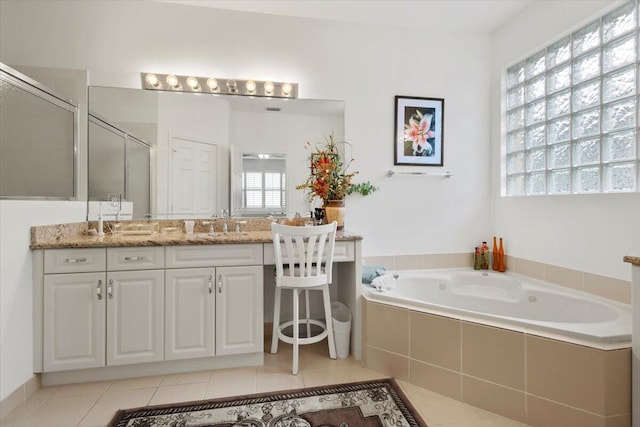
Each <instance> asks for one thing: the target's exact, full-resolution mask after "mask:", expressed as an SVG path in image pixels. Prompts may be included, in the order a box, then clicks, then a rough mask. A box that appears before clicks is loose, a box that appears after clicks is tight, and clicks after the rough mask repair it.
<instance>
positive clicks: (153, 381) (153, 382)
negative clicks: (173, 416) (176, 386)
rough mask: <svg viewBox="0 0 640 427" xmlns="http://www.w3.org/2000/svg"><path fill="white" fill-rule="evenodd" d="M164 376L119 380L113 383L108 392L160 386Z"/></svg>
mask: <svg viewBox="0 0 640 427" xmlns="http://www.w3.org/2000/svg"><path fill="white" fill-rule="evenodd" d="M163 378H164V377H163V376H162V375H159V376H153V377H140V378H128V379H124V380H117V381H113V382H112V383H111V386H109V389H108V390H107V391H108V392H112V391H120V390H136V389H139V388H149V387H158V386H160V383H161V382H162V379H163Z"/></svg>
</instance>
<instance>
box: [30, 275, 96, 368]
mask: <svg viewBox="0 0 640 427" xmlns="http://www.w3.org/2000/svg"><path fill="white" fill-rule="evenodd" d="M105 295H106V275H105V273H104V272H99V273H70V274H47V275H45V277H44V295H43V297H44V298H43V299H44V313H43V320H44V321H43V327H44V331H43V334H44V342H43V353H44V354H43V355H42V357H43V362H44V371H45V372H49V371H62V370H69V369H82V368H97V367H101V366H104V365H105V332H106V327H105V321H106V317H105V314H106V304H105V302H106V300H105Z"/></svg>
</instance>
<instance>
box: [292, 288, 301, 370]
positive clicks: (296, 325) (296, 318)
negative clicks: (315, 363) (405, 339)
mask: <svg viewBox="0 0 640 427" xmlns="http://www.w3.org/2000/svg"><path fill="white" fill-rule="evenodd" d="M299 298H300V291H299V290H298V289H294V290H293V375H298V348H299V347H300V343H299V339H300V301H299Z"/></svg>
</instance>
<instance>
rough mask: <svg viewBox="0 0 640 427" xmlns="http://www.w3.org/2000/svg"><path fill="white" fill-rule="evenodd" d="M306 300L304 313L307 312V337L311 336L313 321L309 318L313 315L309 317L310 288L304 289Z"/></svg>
mask: <svg viewBox="0 0 640 427" xmlns="http://www.w3.org/2000/svg"><path fill="white" fill-rule="evenodd" d="M304 300H305V301H304V302H305V304H306V305H305V310H304V314H305V317H304V318H305V319H306V321H305V323H306V324H307V338H309V337H311V323H309V319H311V317H309V289H305V290H304Z"/></svg>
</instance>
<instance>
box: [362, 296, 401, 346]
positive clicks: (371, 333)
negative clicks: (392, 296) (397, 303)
mask: <svg viewBox="0 0 640 427" xmlns="http://www.w3.org/2000/svg"><path fill="white" fill-rule="evenodd" d="M366 334H367V344H368V345H369V346H375V347H378V348H381V349H383V350H388V351H391V352H394V353H399V354H402V355H405V356H408V355H409V310H406V309H402V308H396V307H390V306H388V305H385V304H376V303H372V304H369V306H368V307H367V325H366Z"/></svg>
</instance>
